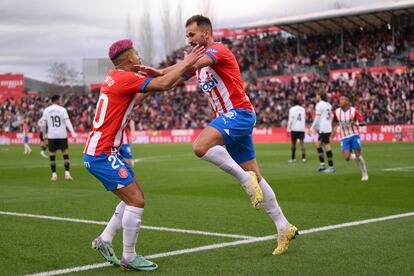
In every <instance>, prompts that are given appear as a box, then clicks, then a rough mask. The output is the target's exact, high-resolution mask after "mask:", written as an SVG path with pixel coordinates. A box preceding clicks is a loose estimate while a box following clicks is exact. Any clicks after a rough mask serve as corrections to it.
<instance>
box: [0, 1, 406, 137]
mask: <svg viewBox="0 0 414 276" xmlns="http://www.w3.org/2000/svg"><path fill="white" fill-rule="evenodd" d="M254 26H255V27H264V26H278V27H279V28H280V29H282V30H284V31H283V32H258V33H255V34H249V35H239V36H232V37H227V38H225V37H224V38H222V39H221V40H222V42H223V43H225V44H227V45H229V48H230V49H231V50H232V52H233V53H234V54H235V56H236V58H237V60H238V63H239V66H240V69H241V71H242V73H243V76H244V78H245V79H246V80H247V83H246V91H247V93H248V95H249V97H250V99H251V100H252V102H253V105H254V106H255V108H256V110H258V111H259V112H258V120H257V124H258V126H270V125H272V126H273V125H274V126H276V125H277V126H284V125H286V121H287V114H288V108H289V107H290V104H291V102H292V99H293V98H297V99H299V100H301V101H302V103H303V104H304V106H306V110H307V113H308V120H310V119H311V112H312V111H313V109H314V104H315V94H316V92H317V91H318V90H324V91H326V92H327V93H328V95H329V97H330V100H331V101H332V103H333V105H334V106H336V104H337V100H338V97H339V95H340V94H343V93H345V94H347V95H349V96H351V98H352V99H353V101H354V104H355V105H357V106H358V108H359V109H360V111H361V112H362V113H363V114H364V117H365V119H366V121H367V122H368V123H371V124H386V123H414V100H413V94H414V77H413V75H414V72H413V70H412V69H410V66H412V63H410V62H411V56H412V55H413V52H414V50H413V49H414V7H413V6H412V5H409V6H407V5H405V4H404V3H388V4H383V3H382V4H381V5H377V6H375V5H374V6H371V7H370V8H369V9H367V8H349V9H339V10H334V11H327V12H322V13H317V14H310V15H306V16H294V17H289V18H282V19H277V20H270V21H260V22H257V23H255V25H254ZM248 27H252V26H248ZM187 47H188V46H187ZM187 47H184V48H181V49H178V50H176V51H174V52H173V53H172V54H171V55H169V56H168V57H167V58H166V59H165V60H164V61H163V62H161V64H160V67H165V66H169V65H172V64H174V63H176V62H178V61H180V60H181V59H182V58H183V54H184V51H185V50H188V48H187ZM413 60H414V58H413ZM396 66H397V67H398V68H400V69H401V70H397V71H396V70H394V69H393V68H395V67H396ZM378 67H379V68H382V69H381V70H380V71H379V72H378V71H375V70H374V69H373V70H371V69H370V68H378ZM349 68H351V69H349ZM358 68H363V69H358ZM357 69H358V70H357ZM335 70H343V71H342V73H340V74H339V77H335V74H333V72H335ZM349 70H351V71H349ZM352 71H355V72H352ZM339 72H341V71H339ZM277 76H281V77H280V78H278V77H277ZM272 77H274V78H272ZM97 96H98V95H97V93H96V91H95V92H91V93H88V94H86V93H85V94H82V95H78V94H76V95H72V96H70V97H67V98H66V99H65V106H66V108H67V109H68V112H69V113H70V116H71V118H72V120H73V122H76V123H75V124H74V125H75V128H76V130H77V131H85V130H87V129H89V127H90V125H91V120H92V118H93V114H94V111H95V110H94V109H95V102H96V100H97ZM47 102H48V98H47V97H41V96H39V97H25V98H21V99H7V100H6V101H4V102H3V103H1V105H0V117H1V120H0V129H2V131H4V132H13V131H17V130H19V127H20V125H21V124H22V122H23V120H24V118H30V121H31V123H30V127H31V131H35V130H36V124H37V120H38V119H39V118H40V115H41V113H42V111H43V108H44V107H45V105H46V104H47ZM210 116H211V114H210V109H209V107H208V103H207V99H206V97H205V96H204V95H203V93H201V92H194V91H193V90H192V89H188V87H187V86H180V87H177V88H176V89H175V90H174V91H169V92H167V93H159V94H155V95H153V96H151V97H150V98H149V99H147V101H146V102H145V103H144V104H143V106H142V107H141V108H140V110H139V111H138V112H136V113H135V118H134V119H135V122H136V129H137V130H148V129H154V130H159V129H172V128H176V129H185V128H201V127H205V126H206V124H207V122H208V121H209V118H210Z"/></svg>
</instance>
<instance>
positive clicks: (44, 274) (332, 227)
mask: <svg viewBox="0 0 414 276" xmlns="http://www.w3.org/2000/svg"><path fill="white" fill-rule="evenodd" d="M410 216H414V212H409V213H402V214H396V215H391V216H385V217H379V218H372V219H365V220H357V221H352V222H347V223H341V224H334V225H327V226H322V227H316V228H310V229H306V230H303V231H299V234H300V235H306V234H312V233H317V232H323V231H330V230H335V229H340V228H348V227H353V226H358V225H363V224H369V223H375V222H381V221H387V220H393V219H399V218H405V217H410ZM274 238H275V235H269V236H264V237H258V238H251V239H245V240H238V241H233V242H224V243H215V244H211V245H205V246H200V247H193V248H188V249H181V250H176V251H170V252H164V253H159V254H153V255H148V256H145V258H148V259H157V258H163V257H169V256H176V255H182V254H189V253H194V252H200V251H206V250H212V249H219V248H223V247H229V246H236V245H242V244H251V243H256V242H261V241H268V240H272V239H274ZM109 266H111V264H109V263H100V264H92V265H85V266H77V267H72V268H66V269H59V270H53V271H46V272H40V273H36V274H29V275H26V276H51V275H61V274H66V273H71V272H79V271H85V270H91V269H98V268H103V267H109Z"/></svg>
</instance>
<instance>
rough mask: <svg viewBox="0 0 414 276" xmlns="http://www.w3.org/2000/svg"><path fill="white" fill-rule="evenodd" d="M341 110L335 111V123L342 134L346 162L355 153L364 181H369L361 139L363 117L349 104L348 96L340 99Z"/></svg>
mask: <svg viewBox="0 0 414 276" xmlns="http://www.w3.org/2000/svg"><path fill="white" fill-rule="evenodd" d="M339 106H340V107H339V108H337V109H336V110H335V113H334V122H337V123H338V125H339V128H340V132H341V147H342V153H343V155H344V157H345V160H346V161H349V160H350V159H351V152H352V151H354V152H355V157H356V158H355V160H356V161H357V164H358V167H359V169H360V170H361V173H362V178H361V180H362V181H368V171H367V166H366V165H365V160H364V158H363V157H362V155H361V139H360V137H359V131H358V126H360V125H362V124H363V123H362V116H361V114H360V113H359V112H358V110H356V109H355V108H354V107H352V106H351V105H350V103H349V98H348V97H347V96H341V97H340V98H339Z"/></svg>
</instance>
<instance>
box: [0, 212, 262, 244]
mask: <svg viewBox="0 0 414 276" xmlns="http://www.w3.org/2000/svg"><path fill="white" fill-rule="evenodd" d="M0 215H7V216H16V217H27V218H37V219H49V220H57V221H69V222H78V223H85V224H98V225H107V224H108V222H106V221H95V220H86V219H77V218H65V217H55V216H45V215H36V214H27V213H15V212H3V211H0ZM141 229H147V230H155V231H164V232H174V233H185V234H193V235H203V236H212V237H223V238H233V239H251V238H255V237H253V236H245V235H237V234H226V233H216V232H207V231H199V230H188V229H179V228H169V227H158V226H148V225H142V226H141Z"/></svg>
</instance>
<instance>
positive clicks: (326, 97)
mask: <svg viewBox="0 0 414 276" xmlns="http://www.w3.org/2000/svg"><path fill="white" fill-rule="evenodd" d="M318 95H319V97H321V100H322V101H326V100H327V99H328V95H327V94H326V92H325V91H319V92H318Z"/></svg>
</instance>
